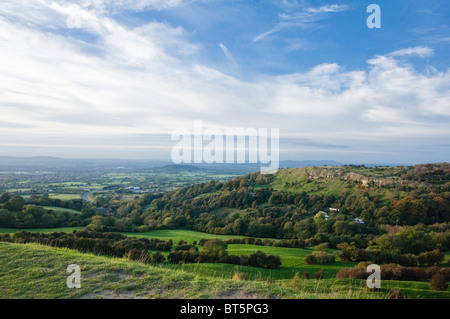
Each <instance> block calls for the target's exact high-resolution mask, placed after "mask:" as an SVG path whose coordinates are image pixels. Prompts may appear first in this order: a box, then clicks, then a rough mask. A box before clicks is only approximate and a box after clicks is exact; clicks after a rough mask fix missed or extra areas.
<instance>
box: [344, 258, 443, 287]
mask: <svg viewBox="0 0 450 319" xmlns="http://www.w3.org/2000/svg"><path fill="white" fill-rule="evenodd" d="M369 264H370V262H360V263H359V264H358V265H356V266H355V267H353V268H342V269H340V270H339V272H338V273H337V275H336V277H337V278H354V279H367V276H368V272H367V266H368V265H369ZM380 270H381V280H402V281H427V280H430V281H431V283H432V289H435V290H445V289H446V281H449V280H450V268H440V267H436V266H433V267H428V268H427V269H424V268H421V267H405V266H401V265H398V264H393V263H390V264H384V265H381V266H380Z"/></svg>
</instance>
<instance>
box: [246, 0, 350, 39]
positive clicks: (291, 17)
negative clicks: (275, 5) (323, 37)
mask: <svg viewBox="0 0 450 319" xmlns="http://www.w3.org/2000/svg"><path fill="white" fill-rule="evenodd" d="M348 9H349V7H348V6H347V5H338V4H332V5H326V6H321V7H307V8H305V9H303V10H302V11H300V12H296V13H294V14H292V13H289V14H288V13H280V14H279V15H278V16H279V18H280V19H281V21H280V22H279V23H278V24H276V25H275V26H274V27H272V28H270V29H269V30H267V31H265V32H262V33H260V34H258V35H257V36H256V37H254V38H253V41H254V42H258V41H260V40H262V39H264V38H266V37H267V36H269V35H271V34H274V33H276V32H279V31H281V30H283V29H287V28H301V27H305V26H307V25H308V24H310V23H313V22H317V21H320V20H323V19H326V16H327V14H329V13H337V12H344V11H347V10H348Z"/></svg>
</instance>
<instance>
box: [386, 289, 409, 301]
mask: <svg viewBox="0 0 450 319" xmlns="http://www.w3.org/2000/svg"><path fill="white" fill-rule="evenodd" d="M387 298H388V299H406V297H405V295H404V294H402V293H401V291H400V290H398V289H394V290H392V291H391V292H389V295H388V296H387Z"/></svg>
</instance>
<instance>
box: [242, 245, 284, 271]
mask: <svg viewBox="0 0 450 319" xmlns="http://www.w3.org/2000/svg"><path fill="white" fill-rule="evenodd" d="M248 265H249V266H252V267H259V268H269V269H276V268H279V267H280V266H281V258H280V256H277V255H269V256H267V255H266V253H264V252H262V251H260V250H258V251H257V252H256V253H254V254H252V255H250V257H249V259H248Z"/></svg>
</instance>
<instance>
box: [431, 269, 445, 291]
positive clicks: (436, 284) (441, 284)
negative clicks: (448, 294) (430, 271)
mask: <svg viewBox="0 0 450 319" xmlns="http://www.w3.org/2000/svg"><path fill="white" fill-rule="evenodd" d="M430 287H431V289H433V290H437V291H444V290H447V288H448V285H447V282H446V281H445V275H444V274H443V273H442V272H441V271H439V272H437V273H435V274H434V275H433V277H431V280H430Z"/></svg>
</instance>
